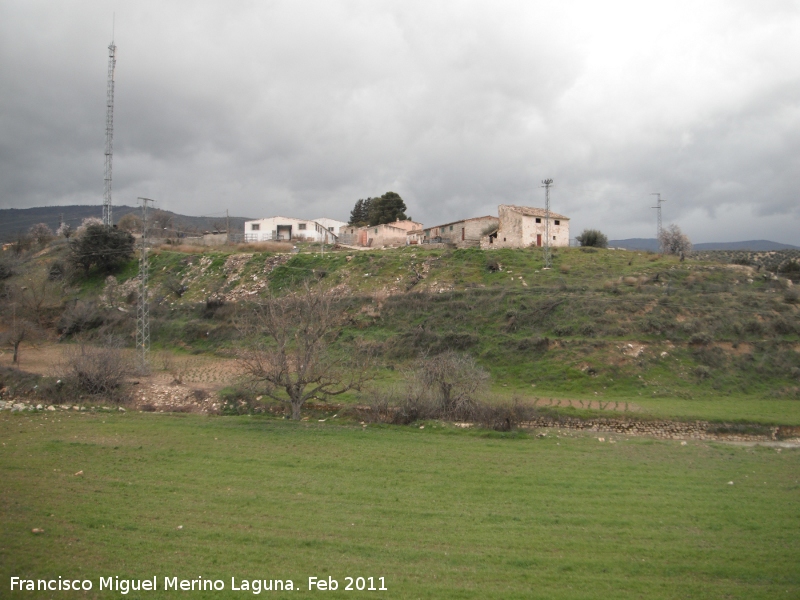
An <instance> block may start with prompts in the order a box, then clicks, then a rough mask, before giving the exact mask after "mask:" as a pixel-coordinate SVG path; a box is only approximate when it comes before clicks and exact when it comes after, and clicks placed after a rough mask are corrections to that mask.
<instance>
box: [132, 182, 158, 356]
mask: <svg viewBox="0 0 800 600" xmlns="http://www.w3.org/2000/svg"><path fill="white" fill-rule="evenodd" d="M139 201H140V202H141V203H142V253H141V255H140V256H139V304H138V306H137V307H136V350H137V351H138V352H140V355H141V367H142V370H143V371H144V370H145V369H147V366H148V362H147V359H148V355H149V353H150V307H149V299H148V297H147V294H148V289H147V280H148V267H149V265H148V264H147V203H148V202H155V201H154V200H150V199H149V198H139Z"/></svg>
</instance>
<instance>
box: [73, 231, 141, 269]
mask: <svg viewBox="0 0 800 600" xmlns="http://www.w3.org/2000/svg"><path fill="white" fill-rule="evenodd" d="M133 243H134V241H133V236H132V235H131V234H130V233H128V232H127V231H120V230H119V229H111V228H109V227H104V226H103V225H98V224H94V223H93V224H90V225H88V226H86V228H85V230H84V231H83V233H82V234H81V235H78V236H73V237H72V238H71V239H70V242H69V248H70V257H69V258H70V262H71V263H72V264H73V265H74V266H75V267H77V268H81V269H83V271H84V272H85V273H88V272H89V271H90V269H92V268H93V267H94V268H97V269H98V270H99V271H101V272H105V273H111V272H113V271H114V270H116V269H117V268H119V267H120V266H122V265H123V264H125V263H126V262H128V261H129V260H130V258H131V257H132V256H133Z"/></svg>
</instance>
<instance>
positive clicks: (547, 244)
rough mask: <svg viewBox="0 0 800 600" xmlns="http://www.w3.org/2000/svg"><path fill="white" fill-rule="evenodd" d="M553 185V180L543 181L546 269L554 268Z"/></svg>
mask: <svg viewBox="0 0 800 600" xmlns="http://www.w3.org/2000/svg"><path fill="white" fill-rule="evenodd" d="M551 185H553V180H552V179H545V180H543V181H542V186H543V187H544V268H545V269H550V268H552V266H553V264H552V259H551V257H550V186H551Z"/></svg>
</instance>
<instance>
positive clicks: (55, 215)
mask: <svg viewBox="0 0 800 600" xmlns="http://www.w3.org/2000/svg"><path fill="white" fill-rule="evenodd" d="M140 211H141V208H139V207H137V206H125V205H119V206H117V205H115V206H114V209H113V215H114V221H115V222H116V221H119V220H120V219H121V218H122V217H124V216H125V215H127V214H129V213H137V214H138V213H139V212H140ZM164 212H166V213H169V214H171V215H172V216H173V222H174V226H175V228H176V229H178V230H190V231H200V232H202V231H212V230H214V229H218V228H221V229H224V228H225V217H224V216H221V217H192V216H189V215H181V214H178V213H174V212H172V211H169V210H166V211H164ZM102 216H103V207H102V206H100V205H99V204H97V205H72V206H39V207H36V208H3V209H0V242H2V243H7V242H11V241H13V240H14V239H15V238H16V236H17V235H18V234H19V233H25V232H27V231H28V230H29V229H30V228H31V226H32V225H35V224H36V223H45V224H46V225H48V226H49V227H50V228H51V229H52V230H53V231H55V230H56V229H57V228H58V226H59V224H60V223H61V219H62V217H63V219H64V222H65V223H68V224H69V225H71V226H72V227H77V226H78V225H80V224H81V222H82V221H83V220H84V219H86V218H88V217H97V218H98V219H99V218H102ZM249 220H250V218H249V217H230V227H231V231H232V232H236V233H240V232H243V231H244V222H245V221H249Z"/></svg>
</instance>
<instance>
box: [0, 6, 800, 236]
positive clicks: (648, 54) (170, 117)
mask: <svg viewBox="0 0 800 600" xmlns="http://www.w3.org/2000/svg"><path fill="white" fill-rule="evenodd" d="M114 13H116V28H115V42H116V45H117V68H116V95H115V114H114V163H113V165H114V172H113V173H114V178H113V181H114V192H113V201H114V203H115V204H128V205H135V204H136V198H137V196H147V197H150V198H154V199H156V200H157V201H158V206H159V207H161V208H164V209H167V210H172V211H175V212H179V213H184V214H192V215H203V214H217V215H219V214H224V211H225V209H229V210H230V212H231V214H232V215H237V216H250V217H266V216H271V215H275V214H280V215H285V216H297V217H302V218H315V217H321V216H327V217H332V218H338V219H342V220H347V219H348V217H349V214H350V209H351V208H352V206H353V204H354V202H355V201H356V200H357V199H359V198H365V197H368V196H377V195H381V194H383V193H384V192H386V191H389V190H392V191H395V192H397V193H399V194H400V195H401V196H402V197H403V198H404V200H405V201H406V204H407V205H408V208H409V210H408V213H409V215H410V216H411V217H413V218H414V219H415V220H417V221H422V222H424V223H425V224H427V225H435V224H437V223H442V222H445V221H452V220H455V219H458V218H464V217H473V216H480V215H484V214H497V205H498V204H501V203H506V204H522V205H531V206H543V205H544V190H543V189H542V188H541V183H540V182H541V180H542V179H545V178H553V179H554V180H555V187H554V188H553V190H552V194H551V197H552V209H553V210H554V211H556V212H559V213H562V214H565V215H567V216H569V217H571V219H572V221H571V230H572V235H573V236H574V235H577V234H578V233H580V231H581V230H582V229H583V228H586V227H592V228H599V229H601V230H602V231H603V232H605V233H606V234H608V236H609V237H611V238H628V237H654V236H655V230H656V215H655V212H656V211H655V210H653V209H652V208H651V207H652V206H654V204H655V197H654V196H651V195H650V194H651V193H652V192H661V194H662V195H663V197H664V199H665V200H666V202H665V203H664V205H663V206H664V208H663V218H664V223H665V224H668V223H677V224H678V225H679V226H680V227H681V228H682V229H683V231H684V232H685V233H687V234H689V236H690V237H691V239H692V240H693V241H694V242H713V241H735V240H746V239H762V238H763V239H771V240H774V241H779V242H784V243H790V244H796V245H800V1H791V0H758V1H755V0H746V1H745V0H719V1H715V0H703V1H702V2H698V1H697V0H692V1H683V0H670V1H669V2H666V1H665V2H659V1H655V0H652V1H642V0H636V1H629V2H628V1H617V0H605V1H603V2H598V1H597V0H588V1H585V2H581V1H557V2H556V1H551V2H541V1H540V2H537V1H532V0H521V1H509V2H498V1H497V0H493V1H491V2H490V1H483V2H469V1H465V0H458V1H455V0H453V1H449V2H444V1H441V2H436V1H431V0H426V1H419V2H417V1H413V0H398V1H396V2H392V1H380V0H364V1H355V0H353V1H334V0H326V1H303V0H287V1H247V2H246V1H241V2H238V1H235V0H226V1H224V2H222V1H217V2H211V1H204V0H192V1H185V2H180V1H169V2H165V1H164V0H159V1H150V0H137V1H136V2H121V1H117V2H113V1H89V0H82V1H72V2H66V1H57V0H55V1H54V0H46V1H43V0H19V1H15V0H0V207H2V208H26V207H32V206H43V205H59V204H60V205H64V204H98V205H99V204H101V203H102V197H103V165H104V149H105V113H106V107H105V105H106V76H107V62H108V50H107V46H108V45H109V42H110V40H111V33H112V31H111V29H112V14H114ZM99 214H100V213H99V211H98V215H99Z"/></svg>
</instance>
